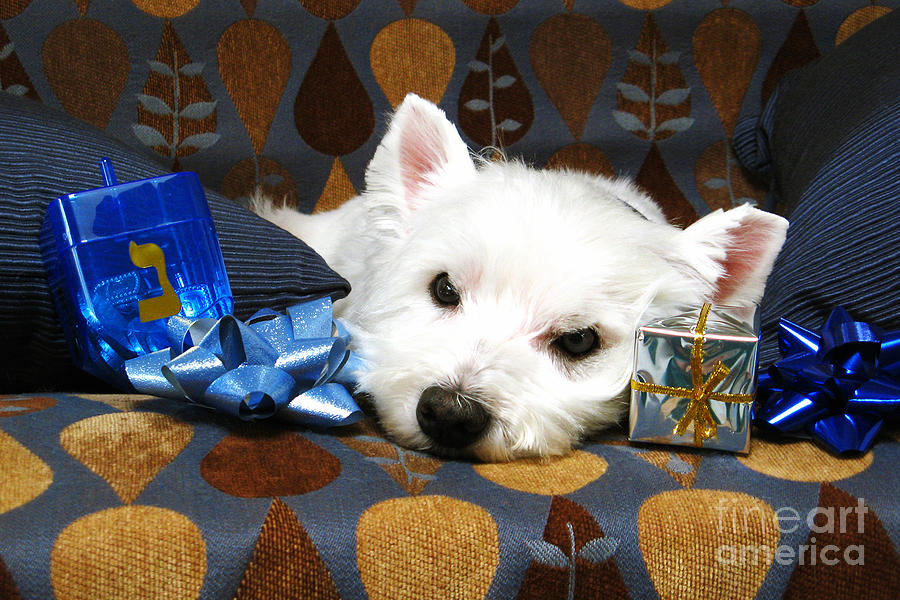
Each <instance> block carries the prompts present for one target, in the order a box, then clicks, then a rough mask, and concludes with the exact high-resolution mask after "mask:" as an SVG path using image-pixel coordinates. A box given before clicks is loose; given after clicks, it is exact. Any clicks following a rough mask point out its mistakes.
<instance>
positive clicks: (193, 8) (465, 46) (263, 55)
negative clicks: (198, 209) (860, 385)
mask: <svg viewBox="0 0 900 600" xmlns="http://www.w3.org/2000/svg"><path fill="white" fill-rule="evenodd" d="M897 5H898V1H897V0H885V1H884V2H880V3H879V5H878V6H870V7H863V8H857V9H856V10H853V9H852V8H851V7H844V6H838V5H836V4H833V3H830V4H829V3H824V2H819V3H816V2H805V1H804V2H794V3H784V6H783V8H782V9H781V10H779V11H775V12H773V10H774V9H773V8H772V7H769V6H767V5H766V4H765V3H758V4H749V5H740V6H734V5H729V3H727V2H723V3H722V6H716V5H715V4H714V5H702V6H701V5H692V6H690V7H684V6H679V5H678V3H672V2H670V1H668V0H628V1H625V0H603V1H602V2H597V3H592V4H589V5H585V6H580V5H578V3H574V2H570V1H563V2H544V3H532V4H529V3H527V2H522V1H520V0H503V1H498V0H490V1H488V0H454V1H453V2H446V3H437V4H435V3H431V4H429V3H421V2H416V1H414V0H398V1H396V2H394V1H393V0H391V1H390V2H387V3H379V2H375V1H374V0H341V1H339V2H324V1H322V0H303V1H302V2H298V1H297V0H273V1H271V2H265V3H260V2H257V1H255V0H242V1H241V2H236V3H232V4H228V5H222V4H221V3H216V2H213V0H177V1H169V0H166V1H162V0H132V2H131V3H124V4H122V5H120V6H117V7H107V6H105V5H102V4H97V3H93V2H90V1H89V0H79V1H77V2H72V1H71V0H43V1H42V2H41V3H40V7H39V8H36V6H37V5H36V4H35V3H34V2H32V1H31V0H15V1H12V2H6V3H3V7H2V9H0V10H2V12H0V89H2V90H3V91H4V92H5V93H11V94H16V95H24V96H27V97H29V98H32V99H34V100H38V101H42V102H46V103H48V104H51V105H54V106H57V107H60V108H62V109H63V110H65V111H66V112H68V113H70V114H72V115H74V116H76V117H78V118H80V119H83V120H85V121H88V122H90V123H92V124H94V125H96V126H98V127H100V128H102V129H105V130H106V131H107V133H109V134H110V135H112V136H114V137H116V138H118V139H120V140H122V141H124V142H125V143H126V144H130V145H137V146H140V147H144V148H145V149H146V150H147V151H148V152H150V153H152V154H153V155H155V156H157V157H158V158H159V159H161V160H162V161H163V162H164V163H165V164H166V165H167V166H168V167H169V168H171V169H172V170H180V169H186V170H191V171H195V172H197V173H198V174H199V175H200V176H201V179H202V180H203V181H204V184H205V185H207V186H208V187H210V188H212V189H216V190H218V191H221V192H222V193H224V194H226V195H227V196H229V197H231V198H233V199H235V200H237V201H238V202H246V201H247V199H248V198H249V197H250V196H251V195H252V194H253V193H254V192H255V190H256V189H262V190H263V191H264V192H265V193H267V194H269V195H271V196H272V197H274V198H276V200H277V201H279V202H281V201H283V202H284V203H285V204H286V205H287V206H291V207H296V208H297V209H298V210H300V211H302V212H313V211H322V210H327V209H329V208H334V207H337V206H340V204H341V203H342V202H344V201H346V200H347V199H348V198H349V197H352V196H353V195H354V194H355V193H357V192H358V191H359V190H361V189H363V187H364V173H365V166H366V163H367V162H368V160H369V159H370V158H371V156H372V154H373V153H374V151H375V148H376V146H377V144H378V141H379V139H380V136H381V135H382V133H383V132H384V130H385V122H386V118H387V116H388V115H389V114H390V111H391V109H392V108H394V107H396V106H397V105H398V104H399V102H400V101H401V100H402V98H403V97H404V96H405V95H406V94H407V93H408V92H415V93H418V94H420V95H422V96H423V97H426V98H428V99H429V100H431V101H433V102H435V103H437V104H439V105H440V106H441V107H442V108H443V109H444V110H445V111H447V113H448V115H449V116H450V118H451V119H452V120H453V121H454V122H455V123H456V124H457V125H458V128H459V130H460V132H461V133H462V135H463V138H464V139H465V141H466V142H467V143H468V144H469V145H470V146H471V147H472V148H473V150H475V151H479V150H481V149H482V148H485V147H490V148H494V149H496V150H502V152H503V154H504V155H507V156H514V157H515V156H520V157H523V158H524V159H525V160H527V161H529V162H532V163H534V164H536V165H537V166H539V167H542V166H550V167H559V166H567V167H570V168H579V169H586V170H588V171H589V172H599V173H602V174H604V175H620V176H627V177H632V178H636V179H638V183H640V184H644V185H645V187H646V188H647V189H648V191H649V192H651V193H653V194H658V195H659V196H658V198H659V200H660V201H661V202H662V204H663V205H664V207H665V210H666V214H667V216H669V218H670V219H672V220H673V221H674V222H676V223H678V224H680V225H686V224H689V223H690V222H692V221H693V220H695V219H696V218H697V217H698V216H700V215H703V214H706V213H707V212H709V211H711V210H715V209H717V208H727V207H729V206H733V205H737V204H741V203H744V202H752V203H756V204H759V205H762V206H764V207H765V208H768V209H770V210H771V209H775V208H776V207H775V206H774V205H770V202H771V201H770V200H769V199H768V198H767V196H766V193H765V190H764V189H762V188H760V187H759V185H758V184H757V183H756V182H755V181H754V180H753V178H752V177H750V176H749V175H748V174H747V173H745V172H744V170H743V169H742V168H741V167H740V166H739V165H738V164H737V163H736V161H734V159H733V153H732V152H731V151H730V149H729V148H728V147H729V146H730V143H731V136H732V135H733V132H734V128H735V124H736V122H737V121H738V119H740V118H742V117H746V116H749V115H754V114H758V113H759V111H760V108H761V105H762V103H763V102H764V101H765V100H766V99H767V98H768V97H769V96H770V95H771V94H772V91H773V90H774V89H775V86H776V85H777V84H778V82H779V81H780V80H781V78H782V77H783V76H784V75H785V74H786V73H788V72H789V71H790V70H791V69H793V68H796V67H799V66H802V65H804V64H806V63H808V62H809V61H811V60H813V59H815V58H816V57H817V56H819V55H820V54H821V52H822V51H824V50H827V47H828V46H829V45H837V44H840V43H843V42H845V41H846V40H847V39H848V38H849V37H851V36H852V35H853V34H854V33H855V32H857V31H858V30H859V29H860V28H862V27H864V26H865V25H866V24H868V23H870V22H871V21H873V20H875V19H877V18H879V17H882V16H884V15H885V14H887V13H888V12H890V11H891V9H892V8H895V7H896V6H897ZM129 7H130V8H129ZM822 7H826V8H822ZM776 13H777V14H776ZM75 17H77V18H75ZM176 63H177V64H176ZM648 142H649V143H651V144H660V143H664V144H665V147H664V148H656V149H652V148H649V149H648V147H647V143H648ZM576 143H577V144H579V146H576V147H574V148H568V147H570V146H573V144H576ZM723 145H724V149H723Z"/></svg>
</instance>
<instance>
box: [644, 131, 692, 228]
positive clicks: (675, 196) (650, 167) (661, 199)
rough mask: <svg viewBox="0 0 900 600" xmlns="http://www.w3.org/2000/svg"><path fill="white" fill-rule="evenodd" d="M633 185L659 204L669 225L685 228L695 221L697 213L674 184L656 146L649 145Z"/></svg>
mask: <svg viewBox="0 0 900 600" xmlns="http://www.w3.org/2000/svg"><path fill="white" fill-rule="evenodd" d="M635 183H637V184H638V186H640V187H641V189H643V190H644V191H646V192H647V193H649V194H650V197H651V198H653V199H655V200H656V201H657V202H658V203H659V205H660V207H662V209H663V214H665V216H666V219H667V220H668V221H669V222H670V223H672V224H674V225H678V226H680V227H686V226H688V225H690V224H691V223H693V222H694V221H696V220H697V211H696V210H695V209H694V207H693V206H692V205H691V203H690V202H688V199H687V198H686V197H685V196H684V194H683V193H682V191H681V189H680V188H679V187H678V184H677V183H675V180H674V179H673V178H672V175H671V173H669V169H668V168H667V167H666V163H665V161H664V160H663V157H662V154H660V152H659V148H657V146H656V144H651V145H650V151H649V152H648V153H647V157H646V158H645V159H644V164H642V165H641V169H640V171H638V174H637V177H635Z"/></svg>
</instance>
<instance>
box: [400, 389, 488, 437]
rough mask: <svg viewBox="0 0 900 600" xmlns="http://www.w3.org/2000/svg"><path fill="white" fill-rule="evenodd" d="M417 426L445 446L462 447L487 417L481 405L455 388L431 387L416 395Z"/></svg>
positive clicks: (477, 433)
mask: <svg viewBox="0 0 900 600" xmlns="http://www.w3.org/2000/svg"><path fill="white" fill-rule="evenodd" d="M416 419H417V420H418V421H419V427H421V428H422V431H423V432H424V433H425V435H427V436H428V437H429V438H431V439H432V440H434V441H435V442H436V443H437V444H439V445H441V446H444V447H446V448H457V449H458V448H465V447H466V446H468V445H470V444H472V443H473V442H475V441H476V440H477V439H478V438H479V437H481V434H483V433H484V430H485V429H487V425H488V422H489V421H490V416H489V415H488V412H487V411H486V410H485V409H484V407H483V406H482V405H481V404H480V403H478V402H475V401H473V400H470V399H468V398H466V396H465V395H463V394H462V393H460V392H458V391H456V390H449V389H446V388H442V387H440V386H436V385H434V386H431V387H429V388H428V389H426V390H425V391H424V392H422V395H421V396H419V404H418V406H417V407H416Z"/></svg>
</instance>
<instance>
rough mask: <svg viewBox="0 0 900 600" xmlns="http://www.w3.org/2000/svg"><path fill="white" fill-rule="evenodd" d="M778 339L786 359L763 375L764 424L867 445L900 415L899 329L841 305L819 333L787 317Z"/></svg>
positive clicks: (832, 444)
mask: <svg viewBox="0 0 900 600" xmlns="http://www.w3.org/2000/svg"><path fill="white" fill-rule="evenodd" d="M778 341H779V346H780V349H781V355H782V357H783V358H782V359H781V360H779V361H778V362H776V363H775V364H773V365H772V366H770V367H769V370H768V372H767V373H766V372H762V373H760V376H759V387H758V389H757V397H756V402H757V408H756V423H757V425H758V426H759V427H761V428H762V429H768V430H774V431H777V432H780V433H800V432H805V433H807V434H808V435H810V436H812V437H813V438H814V439H815V440H818V441H819V442H821V443H823V444H824V445H825V446H827V447H828V448H830V449H831V450H832V451H834V452H837V453H842V452H850V451H857V452H866V451H867V450H868V449H869V448H870V447H871V446H872V443H873V442H874V440H875V436H876V435H877V434H878V431H879V430H880V429H881V426H882V423H883V422H884V420H885V419H886V418H892V417H898V416H900V331H894V332H891V333H883V332H882V331H881V330H879V329H878V328H877V327H876V326H874V325H870V324H868V323H864V322H862V321H854V320H853V319H852V318H851V317H850V315H849V314H848V313H847V311H845V310H844V309H843V308H841V307H837V308H835V309H834V310H833V311H832V312H831V315H829V317H828V319H827V320H826V321H825V324H824V325H823V326H822V329H821V330H820V332H819V333H818V334H816V333H813V332H812V331H809V330H808V329H804V328H803V327H800V326H799V325H796V324H794V323H792V322H790V321H788V320H787V319H781V322H780V323H779V340H778Z"/></svg>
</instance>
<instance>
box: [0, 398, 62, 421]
mask: <svg viewBox="0 0 900 600" xmlns="http://www.w3.org/2000/svg"><path fill="white" fill-rule="evenodd" d="M52 406H56V400H55V399H54V398H50V397H47V396H25V397H20V396H0V419H2V418H3V417H18V416H19V415H27V414H28V413H33V412H38V411H40V410H44V409H45V408H50V407H52Z"/></svg>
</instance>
